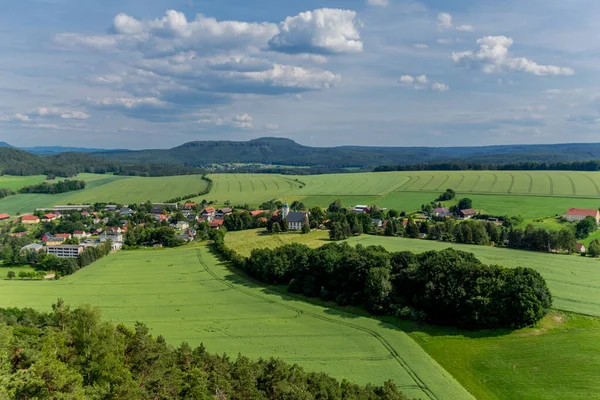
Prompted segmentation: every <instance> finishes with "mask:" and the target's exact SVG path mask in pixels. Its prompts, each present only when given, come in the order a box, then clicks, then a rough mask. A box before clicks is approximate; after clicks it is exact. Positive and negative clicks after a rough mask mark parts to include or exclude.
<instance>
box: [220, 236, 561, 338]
mask: <svg viewBox="0 0 600 400" xmlns="http://www.w3.org/2000/svg"><path fill="white" fill-rule="evenodd" d="M212 236H213V240H214V248H215V250H216V251H217V252H218V253H219V254H221V255H222V256H224V257H225V258H227V259H229V260H230V261H231V262H232V263H233V264H234V265H235V266H236V267H237V268H240V269H242V270H244V271H245V272H247V273H248V274H249V275H250V276H252V277H254V278H256V279H259V280H260V281H262V282H265V283H267V284H283V285H287V288H288V290H289V291H290V292H292V293H300V294H303V295H306V296H311V297H320V298H322V299H324V300H329V301H335V302H336V303H338V304H339V305H342V306H345V305H353V306H363V307H364V308H365V309H366V310H368V311H370V312H372V313H375V314H384V315H395V316H398V317H401V318H412V319H418V320H424V321H427V322H431V323H435V324H442V325H454V326H459V327H462V328H470V329H478V328H499V327H508V328H519V327H524V326H529V325H532V324H535V323H536V322H537V321H539V320H540V319H541V318H542V317H543V316H544V315H545V314H546V312H547V311H548V310H549V308H550V307H551V305H552V296H551V294H550V291H549V289H548V287H547V285H546V282H545V281H544V278H542V276H541V275H540V274H539V273H538V272H536V271H535V270H532V269H530V268H515V269H509V268H504V267H501V266H498V265H484V264H483V263H481V262H480V261H479V260H478V259H477V258H475V256H474V255H473V254H471V253H466V252H463V251H458V250H454V249H446V250H443V251H429V252H426V253H422V254H414V253H411V252H408V251H403V252H388V251H387V250H385V249H384V248H383V247H381V246H369V247H364V246H361V245H357V246H356V247H351V246H350V245H348V244H347V243H341V244H340V243H330V244H326V245H325V246H322V247H320V248H317V249H311V248H309V247H307V246H305V245H302V244H289V245H285V246H282V247H279V248H276V249H254V250H253V251H252V253H251V255H250V256H249V257H247V258H243V257H241V256H240V255H239V254H237V253H236V252H235V251H234V250H232V249H229V248H228V247H227V246H226V245H225V241H224V236H225V233H224V232H216V233H213V235H212Z"/></svg>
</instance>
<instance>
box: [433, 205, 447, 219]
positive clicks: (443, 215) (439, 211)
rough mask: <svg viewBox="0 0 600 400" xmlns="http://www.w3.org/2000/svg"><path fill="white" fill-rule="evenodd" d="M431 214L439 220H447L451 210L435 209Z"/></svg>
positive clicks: (445, 208) (444, 208)
mask: <svg viewBox="0 0 600 400" xmlns="http://www.w3.org/2000/svg"><path fill="white" fill-rule="evenodd" d="M431 214H432V215H433V216H434V217H437V218H446V217H447V216H448V215H450V209H449V208H448V207H438V208H435V209H434V210H433V211H432V213H431Z"/></svg>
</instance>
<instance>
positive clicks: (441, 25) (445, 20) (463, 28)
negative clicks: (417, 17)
mask: <svg viewBox="0 0 600 400" xmlns="http://www.w3.org/2000/svg"><path fill="white" fill-rule="evenodd" d="M437 23H438V29H439V30H446V29H456V30H457V31H459V32H473V31H474V30H475V28H474V27H473V25H454V23H453V21H452V15H450V14H448V13H439V14H438V16H437Z"/></svg>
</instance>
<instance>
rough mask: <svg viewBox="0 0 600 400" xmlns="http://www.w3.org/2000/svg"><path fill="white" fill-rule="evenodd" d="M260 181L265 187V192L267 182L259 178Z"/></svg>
mask: <svg viewBox="0 0 600 400" xmlns="http://www.w3.org/2000/svg"><path fill="white" fill-rule="evenodd" d="M260 183H262V184H263V187H264V188H265V192H266V191H268V189H267V184H266V183H265V181H263V180H262V179H261V180H260Z"/></svg>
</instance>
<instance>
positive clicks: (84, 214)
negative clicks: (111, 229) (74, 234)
mask: <svg viewBox="0 0 600 400" xmlns="http://www.w3.org/2000/svg"><path fill="white" fill-rule="evenodd" d="M81 216H82V217H86V218H87V217H89V216H90V213H89V212H87V211H83V212H82V213H81Z"/></svg>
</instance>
